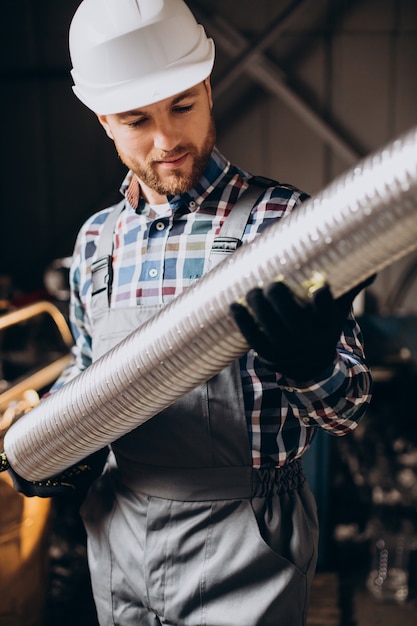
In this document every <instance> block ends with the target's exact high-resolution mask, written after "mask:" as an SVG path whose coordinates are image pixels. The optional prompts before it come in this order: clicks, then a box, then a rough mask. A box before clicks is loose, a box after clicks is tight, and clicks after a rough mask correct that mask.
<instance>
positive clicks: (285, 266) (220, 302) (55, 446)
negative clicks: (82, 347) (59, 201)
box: [4, 129, 417, 480]
mask: <svg viewBox="0 0 417 626" xmlns="http://www.w3.org/2000/svg"><path fill="white" fill-rule="evenodd" d="M415 248H417V129H415V130H412V131H410V132H409V133H407V134H405V135H403V136H402V137H400V138H399V139H397V140H395V141H394V142H392V143H391V144H389V145H388V146H386V147H385V148H383V149H382V150H380V151H379V152H377V153H375V154H373V155H371V156H369V157H367V158H366V159H364V160H362V161H361V162H360V163H359V164H358V165H357V166H356V167H354V168H353V169H351V170H350V171H348V172H347V173H346V174H344V175H342V176H341V177H339V178H337V179H336V180H335V181H334V182H333V183H332V184H330V185H329V186H328V187H327V188H325V189H324V190H323V191H322V192H321V193H319V194H318V195H316V196H314V197H313V198H311V199H310V200H308V201H307V202H305V203H304V204H303V205H302V206H301V207H300V208H298V209H297V210H296V211H294V212H293V213H292V214H291V215H290V216H288V217H287V218H285V219H284V220H281V221H280V222H277V223H276V224H274V225H273V226H271V227H270V228H268V229H266V230H265V231H264V232H263V233H262V234H260V235H259V236H258V237H256V238H255V240H253V241H252V242H250V243H247V244H245V245H243V246H241V247H240V248H239V249H238V250H237V251H236V252H235V253H234V254H232V255H231V256H230V258H228V259H226V260H225V261H223V262H222V263H220V264H219V265H217V267H215V268H214V269H213V270H212V271H211V272H209V273H207V274H206V275H205V276H204V277H202V278H201V279H200V280H198V281H197V282H196V283H195V284H194V285H193V286H192V287H190V288H189V289H187V290H186V291H185V292H184V293H182V294H181V295H180V296H179V297H177V298H176V299H175V300H174V301H172V302H171V303H169V304H168V305H167V306H166V307H164V308H163V309H162V311H161V312H160V313H158V314H157V315H156V316H155V317H153V318H152V319H151V320H149V321H148V322H147V323H145V324H144V325H143V326H141V327H140V328H139V329H138V330H135V331H134V332H133V333H132V334H131V335H129V336H128V337H127V338H126V339H125V340H123V341H122V342H121V343H120V344H118V345H117V346H116V347H114V348H112V349H111V350H110V351H109V352H108V353H107V354H105V355H104V356H102V357H101V358H100V359H99V360H97V361H96V362H95V363H93V364H92V365H91V366H90V367H89V368H88V369H87V370H86V371H84V372H83V373H82V374H80V375H79V376H77V378H75V379H74V380H72V381H71V382H69V383H67V384H66V385H65V386H64V387H62V388H61V389H60V390H59V391H57V392H56V393H55V394H53V395H51V396H50V397H48V398H47V399H45V400H44V401H43V402H41V404H40V405H39V406H37V407H35V408H34V409H33V410H32V411H30V412H29V413H28V414H27V415H26V416H24V417H22V418H21V419H20V420H19V421H17V422H16V423H15V424H14V425H13V426H12V427H11V428H10V430H9V431H8V432H7V434H6V438H5V444H4V447H5V452H6V455H7V458H8V460H9V462H10V464H11V466H12V467H13V469H14V470H15V471H16V472H18V473H19V474H20V475H21V476H23V477H24V478H26V479H29V480H41V479H43V478H45V477H47V476H50V475H53V474H56V473H59V472H60V471H62V470H64V469H65V468H67V467H69V466H70V465H72V464H74V463H76V462H78V461H79V460H81V459H82V458H84V457H85V456H86V455H87V454H89V453H91V452H94V451H95V450H98V449H99V448H101V447H103V446H104V445H105V444H108V443H111V442H112V441H114V440H116V439H117V438H119V437H121V436H122V435H124V434H126V433H128V432H129V431H131V430H132V429H134V428H136V427H137V426H139V425H141V424H142V423H144V422H146V421H147V420H148V419H150V418H152V417H153V416H154V415H156V414H157V413H158V412H159V411H161V410H162V409H164V408H165V407H167V406H169V405H170V404H172V403H173V402H175V400H177V399H179V398H180V397H181V396H183V395H184V394H185V393H187V392H188V391H190V390H191V389H192V388H194V387H196V386H197V385H198V384H200V383H202V382H204V381H206V380H208V379H209V378H210V377H212V376H213V375H215V374H216V373H217V372H219V371H220V370H221V369H222V368H224V367H225V366H227V365H228V364H230V363H231V362H232V361H234V360H235V359H236V358H238V357H239V356H240V355H242V354H243V353H244V352H245V351H246V350H247V344H246V342H245V340H244V339H243V337H242V335H241V334H240V332H239V330H238V329H237V327H236V326H235V324H234V321H233V320H232V318H231V317H230V315H229V306H230V304H231V303H232V302H233V301H236V300H240V299H241V298H243V297H244V296H245V295H246V294H247V292H248V291H249V290H250V289H251V288H253V287H255V286H262V285H264V284H267V283H269V282H271V281H273V280H275V279H276V278H277V277H283V278H284V280H285V281H286V282H287V283H288V284H289V285H290V286H291V287H292V288H294V289H295V290H296V291H297V292H298V293H300V295H301V296H302V297H308V296H306V294H307V293H308V285H309V284H310V283H311V282H314V280H315V276H316V275H319V276H325V278H326V280H327V281H328V283H329V284H330V287H331V289H332V292H333V294H334V296H336V297H337V296H340V295H341V294H343V293H345V292H346V291H347V290H349V289H350V288H351V287H352V286H354V285H357V284H358V283H360V282H361V281H362V280H364V279H365V278H367V277H368V276H370V275H371V274H373V273H375V272H376V271H379V270H381V269H382V268H384V267H386V266H388V265H390V264H391V263H393V262H394V261H395V260H397V259H399V258H400V257H402V256H404V255H405V254H406V253H407V252H409V251H411V250H413V249H415Z"/></svg>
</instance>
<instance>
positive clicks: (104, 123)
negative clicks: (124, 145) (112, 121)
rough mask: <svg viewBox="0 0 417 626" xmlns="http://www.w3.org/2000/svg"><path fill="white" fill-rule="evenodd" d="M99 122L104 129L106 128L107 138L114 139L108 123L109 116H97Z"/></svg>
mask: <svg viewBox="0 0 417 626" xmlns="http://www.w3.org/2000/svg"><path fill="white" fill-rule="evenodd" d="M97 118H98V121H99V122H100V124H101V125H102V127H103V128H104V130H105V131H106V135H107V137H109V138H110V139H113V140H114V138H113V134H112V132H111V128H110V125H109V123H108V121H107V116H106V115H97Z"/></svg>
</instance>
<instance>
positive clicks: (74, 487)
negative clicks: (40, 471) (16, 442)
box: [0, 447, 109, 501]
mask: <svg viewBox="0 0 417 626" xmlns="http://www.w3.org/2000/svg"><path fill="white" fill-rule="evenodd" d="M108 454H109V448H108V447H105V448H102V449H101V450H98V451H97V452H94V453H93V454H90V456H88V457H86V458H85V459H83V460H82V461H80V462H79V463H76V464H75V465H72V466H71V467H69V468H68V469H67V470H65V471H63V472H62V473H61V474H57V475H56V476H52V477H51V478H45V479H44V480H39V481H30V480H26V479H25V478H22V477H21V476H19V475H18V474H17V473H16V472H15V471H14V470H13V468H12V467H11V466H10V464H9V463H8V461H7V459H6V455H5V453H4V452H3V453H2V459H1V466H0V469H1V468H2V469H7V470H8V472H9V474H10V476H11V478H12V480H13V486H14V488H15V489H16V491H19V492H20V493H22V494H23V495H25V496H29V497H32V496H38V497H39V498H53V497H54V496H63V495H71V496H75V497H76V499H77V500H79V501H82V500H83V499H84V497H85V496H86V494H87V491H88V490H89V488H90V485H91V484H92V482H93V481H94V480H95V479H96V478H97V477H98V476H100V474H101V472H102V471H103V467H104V464H105V462H106V459H107V456H108Z"/></svg>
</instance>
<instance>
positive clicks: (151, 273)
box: [149, 267, 158, 278]
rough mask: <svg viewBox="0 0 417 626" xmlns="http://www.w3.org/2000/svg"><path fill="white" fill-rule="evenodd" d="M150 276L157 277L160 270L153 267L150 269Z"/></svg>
mask: <svg viewBox="0 0 417 626" xmlns="http://www.w3.org/2000/svg"><path fill="white" fill-rule="evenodd" d="M149 276H150V277H151V278H156V277H157V276H158V270H157V269H156V268H155V267H153V268H152V269H151V270H149Z"/></svg>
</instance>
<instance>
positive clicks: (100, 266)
mask: <svg viewBox="0 0 417 626" xmlns="http://www.w3.org/2000/svg"><path fill="white" fill-rule="evenodd" d="M125 204H126V200H125V199H124V198H123V200H121V201H120V202H119V203H118V204H116V206H115V207H114V209H113V210H112V211H111V213H110V215H109V216H108V218H107V220H106V221H105V222H104V226H103V230H102V231H101V233H100V235H99V237H98V238H97V241H96V245H97V259H96V261H94V262H93V263H92V265H91V282H92V297H93V299H92V303H93V307H94V308H95V310H101V309H108V308H109V307H110V296H111V289H112V282H113V233H114V229H115V227H116V222H117V220H118V218H119V216H120V214H121V212H122V211H123V209H124V208H125Z"/></svg>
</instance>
